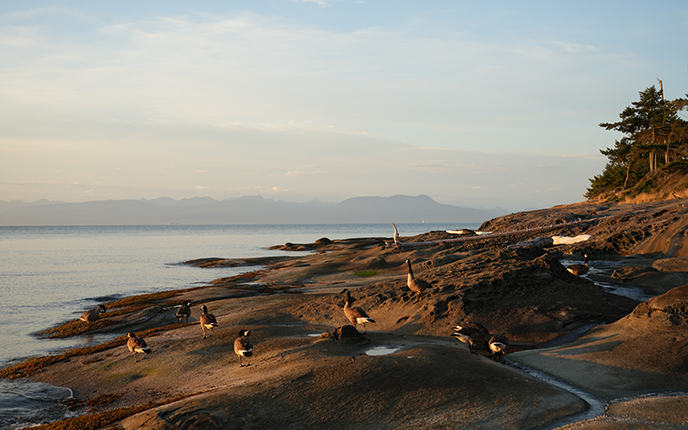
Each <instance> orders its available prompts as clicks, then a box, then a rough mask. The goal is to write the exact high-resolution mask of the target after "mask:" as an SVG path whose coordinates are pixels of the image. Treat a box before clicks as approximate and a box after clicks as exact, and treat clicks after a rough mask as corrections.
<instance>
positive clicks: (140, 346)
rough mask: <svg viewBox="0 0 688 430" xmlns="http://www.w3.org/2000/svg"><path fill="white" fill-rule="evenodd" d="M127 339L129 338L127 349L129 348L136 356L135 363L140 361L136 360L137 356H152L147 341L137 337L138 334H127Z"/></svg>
mask: <svg viewBox="0 0 688 430" xmlns="http://www.w3.org/2000/svg"><path fill="white" fill-rule="evenodd" d="M127 337H128V338H129V339H128V340H127V347H128V348H129V351H131V353H132V354H134V362H137V361H138V359H137V358H136V354H137V353H139V354H150V353H151V349H150V348H149V347H148V345H147V344H146V341H145V340H143V338H141V337H138V336H136V333H133V332H129V333H127Z"/></svg>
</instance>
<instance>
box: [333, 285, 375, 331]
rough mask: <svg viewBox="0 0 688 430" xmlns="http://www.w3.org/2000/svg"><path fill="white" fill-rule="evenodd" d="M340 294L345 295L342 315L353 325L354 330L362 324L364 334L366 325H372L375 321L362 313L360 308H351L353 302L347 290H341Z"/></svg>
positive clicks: (364, 312)
mask: <svg viewBox="0 0 688 430" xmlns="http://www.w3.org/2000/svg"><path fill="white" fill-rule="evenodd" d="M342 293H346V300H345V302H344V315H346V317H347V318H348V320H349V321H351V324H353V325H354V328H356V324H363V333H365V330H366V328H365V325H366V323H374V322H375V320H374V319H372V318H370V317H369V316H368V314H367V313H366V311H364V310H363V309H362V308H360V307H358V306H357V307H352V306H351V303H353V300H352V299H351V293H349V290H348V289H345V290H343V291H342V292H341V293H340V294H342Z"/></svg>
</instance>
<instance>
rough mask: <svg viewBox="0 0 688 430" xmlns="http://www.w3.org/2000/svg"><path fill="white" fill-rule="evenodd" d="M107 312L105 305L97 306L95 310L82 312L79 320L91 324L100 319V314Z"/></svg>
mask: <svg viewBox="0 0 688 430" xmlns="http://www.w3.org/2000/svg"><path fill="white" fill-rule="evenodd" d="M105 311H107V308H106V307H105V305H98V307H97V308H95V309H91V310H90V311H86V312H84V313H83V314H82V315H81V316H80V317H79V319H80V320H81V321H85V322H87V323H88V324H91V321H95V320H97V319H98V318H99V317H100V314H104V313H105Z"/></svg>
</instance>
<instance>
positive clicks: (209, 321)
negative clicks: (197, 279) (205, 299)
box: [200, 305, 217, 339]
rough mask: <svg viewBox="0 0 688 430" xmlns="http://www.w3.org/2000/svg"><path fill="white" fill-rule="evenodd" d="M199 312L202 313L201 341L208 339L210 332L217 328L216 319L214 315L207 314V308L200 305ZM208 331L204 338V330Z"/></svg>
mask: <svg viewBox="0 0 688 430" xmlns="http://www.w3.org/2000/svg"><path fill="white" fill-rule="evenodd" d="M201 311H202V312H203V313H202V314H201V318H200V321H201V329H203V339H205V338H206V337H210V332H211V331H212V330H213V329H214V328H215V327H217V319H216V318H215V315H213V314H209V313H208V308H207V307H206V305H201ZM206 329H207V330H208V335H207V336H206V334H205V330H206Z"/></svg>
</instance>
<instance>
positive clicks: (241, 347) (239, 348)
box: [234, 330, 253, 367]
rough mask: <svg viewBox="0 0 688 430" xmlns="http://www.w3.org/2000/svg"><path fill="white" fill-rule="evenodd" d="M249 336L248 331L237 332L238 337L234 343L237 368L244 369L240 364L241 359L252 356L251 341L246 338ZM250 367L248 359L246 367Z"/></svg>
mask: <svg viewBox="0 0 688 430" xmlns="http://www.w3.org/2000/svg"><path fill="white" fill-rule="evenodd" d="M250 335H251V332H250V331H248V330H241V331H239V337H238V338H236V340H235V341H234V352H235V353H236V355H237V357H239V367H244V365H243V364H241V359H242V358H243V357H251V356H252V355H253V343H252V342H251V339H249V338H248V337H249V336H250ZM250 365H251V360H250V359H249V363H248V364H247V366H250Z"/></svg>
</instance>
